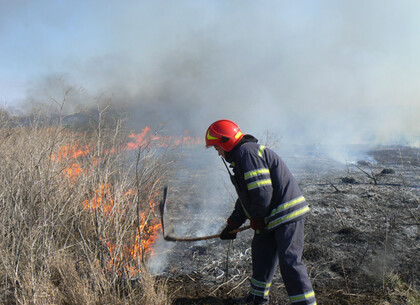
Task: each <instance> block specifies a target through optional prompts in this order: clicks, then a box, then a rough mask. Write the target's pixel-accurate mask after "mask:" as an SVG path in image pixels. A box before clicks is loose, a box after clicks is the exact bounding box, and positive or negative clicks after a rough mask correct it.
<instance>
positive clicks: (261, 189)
mask: <svg viewBox="0 0 420 305" xmlns="http://www.w3.org/2000/svg"><path fill="white" fill-rule="evenodd" d="M231 157H232V162H231V165H230V167H231V168H232V169H233V173H234V175H233V176H232V177H231V180H232V183H233V184H234V186H235V188H236V191H237V193H238V197H239V200H238V201H237V203H236V205H235V209H234V211H233V213H232V215H231V216H230V217H231V218H232V220H234V221H235V222H238V223H243V222H244V221H245V220H246V218H264V219H265V223H266V227H265V229H266V230H272V229H274V228H275V227H277V226H279V225H282V224H284V223H287V222H290V221H295V220H298V219H300V218H301V217H303V215H305V214H306V213H308V212H309V206H308V204H307V202H306V200H305V198H304V197H303V196H302V192H301V190H300V188H299V186H298V184H297V181H296V179H295V178H294V176H293V175H292V173H291V172H290V171H289V169H288V168H287V166H286V164H285V163H284V162H283V160H282V159H281V158H280V157H279V156H278V155H277V154H276V153H275V152H273V151H272V150H270V149H269V148H266V147H265V146H264V145H259V144H257V143H255V142H246V143H243V144H242V145H240V146H239V147H238V148H237V149H236V150H234V151H233V152H232V155H231Z"/></svg>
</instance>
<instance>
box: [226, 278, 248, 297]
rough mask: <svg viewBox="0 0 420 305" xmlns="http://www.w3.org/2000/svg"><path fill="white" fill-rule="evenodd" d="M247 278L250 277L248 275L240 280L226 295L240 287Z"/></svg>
mask: <svg viewBox="0 0 420 305" xmlns="http://www.w3.org/2000/svg"><path fill="white" fill-rule="evenodd" d="M247 279H249V276H246V277H245V278H244V279H243V280H242V281H240V282H239V284H238V285H236V286H235V287H233V288H232V289H231V290H229V292H228V293H226V295H229V294H230V293H231V292H232V291H234V290H236V289H238V287H239V286H241V285H242V284H243V283H244V282H245V281H246V280H247Z"/></svg>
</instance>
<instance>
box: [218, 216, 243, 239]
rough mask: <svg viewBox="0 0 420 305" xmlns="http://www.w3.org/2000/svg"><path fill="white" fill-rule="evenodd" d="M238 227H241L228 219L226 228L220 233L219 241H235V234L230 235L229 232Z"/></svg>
mask: <svg viewBox="0 0 420 305" xmlns="http://www.w3.org/2000/svg"><path fill="white" fill-rule="evenodd" d="M240 226H241V225H240V224H238V223H237V222H234V221H232V220H231V219H230V218H228V220H227V225H226V227H225V228H224V229H223V231H222V233H220V239H222V240H231V239H235V238H236V233H230V232H231V231H233V230H235V229H237V228H239V227H240Z"/></svg>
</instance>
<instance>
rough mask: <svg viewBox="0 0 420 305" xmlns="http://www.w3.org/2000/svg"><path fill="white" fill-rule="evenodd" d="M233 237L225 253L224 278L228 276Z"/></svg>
mask: <svg viewBox="0 0 420 305" xmlns="http://www.w3.org/2000/svg"><path fill="white" fill-rule="evenodd" d="M232 243H233V239H232V240H231V241H230V243H229V246H228V249H227V253H226V280H227V279H228V278H229V255H230V248H231V247H232Z"/></svg>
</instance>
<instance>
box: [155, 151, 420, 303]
mask: <svg viewBox="0 0 420 305" xmlns="http://www.w3.org/2000/svg"><path fill="white" fill-rule="evenodd" d="M352 149H353V150H352V151H353V153H354V157H355V158H354V159H353V160H350V159H349V160H348V161H347V162H338V161H335V160H333V159H331V158H329V157H327V156H326V155H324V154H322V153H320V150H317V149H313V150H312V151H311V153H301V154H289V155H288V154H283V155H282V154H281V152H280V155H281V157H282V158H283V159H284V160H285V162H286V164H287V165H288V166H289V168H290V169H291V171H292V172H293V173H294V175H295V177H296V178H297V180H298V182H299V184H300V187H301V189H302V192H303V194H304V196H305V197H306V199H307V201H308V202H309V204H310V207H311V213H310V215H309V216H308V217H307V218H306V220H305V222H306V225H305V248H304V253H303V260H304V261H305V263H306V266H307V268H308V273H309V275H310V277H311V279H312V282H313V285H314V289H315V291H316V294H317V299H318V304H377V303H375V302H376V301H378V302H380V300H383V299H384V298H385V299H386V297H384V296H383V295H384V294H389V295H390V297H389V298H390V300H392V301H390V303H388V304H394V303H395V304H413V303H410V302H412V301H413V298H414V302H415V301H416V300H415V299H416V298H417V297H418V298H417V300H420V297H419V296H418V293H417V292H418V290H419V284H420V243H419V241H420V235H419V224H420V221H419V220H420V208H419V206H420V204H419V203H420V201H419V195H420V186H419V185H420V183H419V182H420V149H418V148H410V147H375V148H370V149H369V150H368V151H367V153H366V154H360V149H359V148H357V147H352ZM214 154H215V152H213V151H211V152H207V151H206V152H205V153H201V154H198V155H194V154H193V152H190V154H189V155H188V156H187V157H186V158H185V161H184V162H183V163H181V165H180V167H179V168H180V172H179V174H178V175H177V177H174V179H173V181H172V182H171V184H172V185H170V196H169V197H168V205H167V212H166V215H165V225H167V226H171V227H172V228H171V229H170V230H171V232H169V233H170V234H171V235H173V236H177V237H197V236H206V235H212V234H218V233H220V231H221V229H223V227H224V225H225V221H226V218H227V217H228V216H229V214H230V212H231V210H232V208H233V204H234V201H235V199H236V195H235V193H234V189H233V186H231V185H230V182H229V177H228V175H227V173H226V168H225V167H224V165H223V163H222V162H221V161H220V160H218V159H215V158H214V156H213V155H214ZM194 162H196V163H195V164H194ZM252 235H253V232H252V230H248V231H245V232H241V233H238V238H237V239H236V240H235V241H233V242H232V243H231V242H229V241H221V240H219V239H217V238H216V239H212V240H208V241H201V242H177V243H174V242H167V241H163V240H162V241H160V242H159V243H158V247H157V248H159V249H157V251H156V252H157V255H156V259H155V261H154V270H155V271H156V272H158V273H159V274H161V276H163V277H166V278H168V279H169V283H170V286H171V287H172V292H173V298H174V300H175V301H174V302H175V304H229V303H230V302H231V300H232V298H234V297H237V296H241V295H244V294H246V293H247V291H248V288H249V278H250V276H251V249H250V245H251V239H252ZM159 251H160V252H159ZM159 253H160V254H159ZM396 287H399V290H400V291H398V289H396ZM398 292H400V295H394V297H393V298H391V294H398ZM270 296H271V304H280V303H287V302H288V297H287V293H286V291H285V288H284V284H283V282H282V279H281V277H280V273H279V272H277V273H276V276H275V278H274V280H273V285H272V289H271V291H270ZM395 300H398V301H397V302H395ZM381 304H382V303H381ZM383 304H385V303H383Z"/></svg>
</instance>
